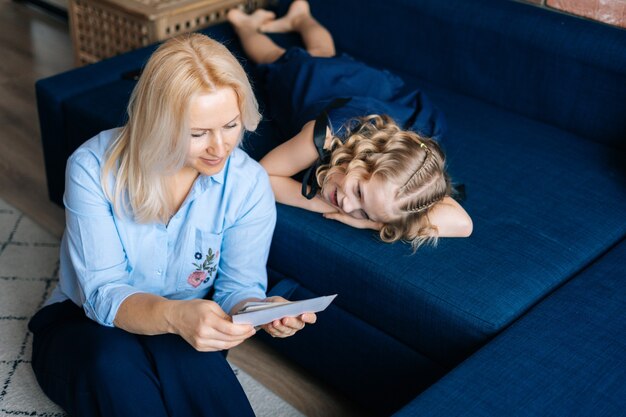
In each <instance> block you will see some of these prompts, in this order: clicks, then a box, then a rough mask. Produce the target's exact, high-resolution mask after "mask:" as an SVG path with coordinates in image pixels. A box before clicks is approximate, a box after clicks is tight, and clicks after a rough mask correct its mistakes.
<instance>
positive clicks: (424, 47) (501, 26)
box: [311, 0, 626, 148]
mask: <svg viewBox="0 0 626 417" xmlns="http://www.w3.org/2000/svg"><path fill="white" fill-rule="evenodd" d="M311 6H312V10H313V13H314V14H315V15H316V17H318V19H319V20H320V21H321V22H322V23H323V24H325V25H326V26H328V27H329V29H330V31H331V33H333V35H334V36H335V39H336V41H337V46H338V49H339V50H343V51H345V52H348V53H350V54H352V55H353V56H355V57H356V58H361V59H364V60H366V61H367V62H369V63H371V64H375V65H378V66H381V67H385V68H388V69H391V70H396V71H399V72H406V73H409V74H411V75H413V76H415V77H419V78H422V79H424V80H426V81H428V82H432V83H434V84H438V85H441V86H445V88H447V89H452V90H455V91H457V92H459V93H462V94H466V95H470V96H474V97H477V98H480V99H482V100H484V101H486V102H489V103H492V104H495V105H497V106H499V107H503V108H505V109H508V110H511V111H514V112H517V113H521V114H523V115H526V116H529V117H531V118H533V119H536V120H539V121H543V122H547V123H550V124H552V125H555V126H558V127H560V128H562V129H565V130H569V131H571V132H573V133H576V134H577V135H580V136H583V137H586V138H589V139H592V140H594V141H599V142H604V143H609V144H612V145H616V146H620V147H622V148H626V117H625V116H626V54H625V53H624V51H626V31H625V30H623V29H618V28H614V27H610V26H607V25H604V24H600V23H596V22H592V21H586V20H583V19H580V18H576V17H573V16H569V15H565V14H561V13H558V12H553V11H550V10H547V9H542V8H538V7H535V6H532V5H528V4H523V3H518V2H515V1H503V0H446V1H441V0H386V1H370V2H366V3H365V4H364V2H362V1H361V0H342V1H341V2H332V1H321V0H318V1H311Z"/></svg>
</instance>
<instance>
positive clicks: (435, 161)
mask: <svg viewBox="0 0 626 417" xmlns="http://www.w3.org/2000/svg"><path fill="white" fill-rule="evenodd" d="M346 129H347V130H348V131H347V134H346V137H347V140H346V141H345V142H342V141H341V140H340V139H339V138H337V137H336V136H335V137H333V139H332V140H331V144H330V152H331V155H330V163H328V164H325V165H321V166H320V167H319V168H318V169H317V172H316V176H317V182H318V184H319V185H320V187H323V186H324V184H325V180H326V179H327V178H329V177H330V175H332V174H334V173H341V174H344V175H345V174H348V173H350V172H351V171H353V170H354V169H357V168H362V170H359V172H365V173H366V174H364V175H363V174H358V175H359V176H361V177H363V178H362V179H364V180H368V179H370V178H372V177H374V176H377V177H379V178H381V179H383V180H384V181H390V182H392V183H393V184H394V185H396V186H397V187H398V189H397V192H396V195H395V199H396V204H397V205H398V208H399V211H400V212H401V215H400V216H399V217H398V218H396V219H393V220H391V221H389V222H387V223H385V224H384V225H383V227H382V228H381V229H380V238H381V239H382V240H383V241H384V242H395V241H398V240H405V241H408V242H410V243H411V245H412V246H413V248H414V249H417V248H418V247H420V246H421V245H423V244H424V243H433V244H436V242H437V227H436V226H435V225H433V224H431V223H430V221H429V220H428V213H429V211H430V210H431V209H432V207H433V206H434V205H435V204H437V203H438V202H440V201H441V200H443V198H444V197H446V196H449V195H451V193H452V186H451V184H450V177H449V176H448V174H447V172H446V170H445V156H444V154H443V151H442V150H441V148H440V147H439V145H438V144H437V142H436V141H435V140H433V139H430V138H426V137H422V136H420V135H418V134H417V133H415V132H411V131H407V130H402V129H401V128H400V127H399V126H398V125H397V124H396V123H395V122H394V121H393V119H391V118H390V117H389V116H386V115H376V114H374V115H369V116H365V117H361V118H357V119H355V120H353V121H351V122H349V123H348V124H347V126H346Z"/></svg>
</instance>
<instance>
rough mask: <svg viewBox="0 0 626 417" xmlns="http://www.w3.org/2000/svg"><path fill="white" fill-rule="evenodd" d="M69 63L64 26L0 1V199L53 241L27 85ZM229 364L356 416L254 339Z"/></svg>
mask: <svg viewBox="0 0 626 417" xmlns="http://www.w3.org/2000/svg"><path fill="white" fill-rule="evenodd" d="M72 66H73V59H72V48H71V41H70V36H69V32H68V26H67V22H66V21H64V20H63V19H60V18H56V17H54V16H52V15H49V14H47V13H45V12H43V11H41V10H38V9H35V8H31V7H30V6H27V5H26V4H24V3H21V2H14V1H10V0H0V198H2V199H4V200H5V201H7V202H8V203H10V204H11V205H13V206H15V207H17V208H18V209H20V210H21V211H23V212H24V213H26V215H27V216H29V217H30V218H31V219H33V220H34V221H35V222H37V223H38V224H40V225H41V226H42V227H44V228H45V229H47V230H48V231H50V232H51V233H53V234H54V235H55V236H58V237H60V236H61V234H62V233H63V228H64V213H63V210H62V209H61V208H60V207H58V206H56V205H55V204H53V203H51V202H50V201H49V200H48V195H47V190H46V178H45V172H44V165H43V154H42V148H41V144H40V136H39V121H38V118H37V108H36V101H35V91H34V83H35V81H36V80H37V79H40V78H44V77H47V76H50V75H53V74H56V73H59V72H63V71H66V70H68V69H70V68H72ZM229 359H230V360H232V361H233V362H234V363H235V364H236V365H237V366H239V367H241V368H242V369H243V370H244V371H246V372H248V373H249V374H250V375H252V376H253V377H254V378H256V379H257V380H258V381H260V382H261V383H263V384H264V385H265V386H267V387H268V388H270V389H271V390H272V391H274V392H275V393H277V394H278V395H280V396H281V397H282V398H284V399H285V400H286V401H288V402H289V403H291V404H292V405H293V406H294V407H296V408H297V409H298V410H300V411H301V412H302V413H304V414H305V415H307V416H320V417H322V416H324V417H328V416H357V415H362V414H363V413H361V412H359V411H357V410H356V408H354V407H353V406H352V405H351V404H349V403H348V402H347V401H345V400H344V399H342V398H340V397H339V396H338V395H337V394H335V393H333V392H331V391H330V390H328V389H327V388H325V387H323V386H322V385H321V384H319V383H318V382H316V381H315V380H314V379H313V378H311V377H309V376H308V375H306V374H305V373H304V372H302V371H301V370H299V369H298V368H297V367H296V366H294V365H292V364H289V363H287V362H286V361H285V360H283V359H281V358H280V357H278V356H277V355H276V354H275V353H274V352H273V351H271V350H270V349H268V348H267V347H266V346H264V345H263V344H261V343H260V342H257V341H255V340H250V341H248V342H246V343H244V344H243V345H241V346H238V347H237V348H235V349H233V350H232V351H231V353H230V355H229Z"/></svg>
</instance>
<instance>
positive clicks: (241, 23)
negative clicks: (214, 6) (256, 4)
mask: <svg viewBox="0 0 626 417" xmlns="http://www.w3.org/2000/svg"><path fill="white" fill-rule="evenodd" d="M226 18H227V19H228V21H229V22H230V23H231V24H232V25H233V26H234V27H235V28H237V29H252V30H255V31H258V30H259V28H260V27H261V25H263V24H264V23H266V22H268V21H271V20H274V19H275V18H276V14H275V13H274V12H270V11H269V10H265V9H256V10H255V11H254V12H253V13H252V14H246V13H244V12H243V11H241V10H240V9H231V10H229V11H228V14H227V15H226Z"/></svg>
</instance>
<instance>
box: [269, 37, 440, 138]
mask: <svg viewBox="0 0 626 417" xmlns="http://www.w3.org/2000/svg"><path fill="white" fill-rule="evenodd" d="M260 69H261V71H262V73H264V78H265V84H266V87H267V90H268V91H267V93H268V101H269V102H268V107H269V109H268V110H269V114H270V116H271V118H272V119H273V120H275V121H276V122H278V124H279V126H281V130H282V133H283V134H285V135H286V137H285V139H289V138H291V137H293V136H294V135H296V134H297V133H298V132H299V131H300V129H302V126H304V124H305V123H307V122H308V121H311V120H315V119H316V118H317V116H318V115H319V114H320V113H321V112H322V111H323V110H324V109H325V108H326V107H327V106H328V105H329V104H330V103H331V102H332V101H333V100H334V99H337V98H341V97H350V98H351V100H350V101H349V102H348V103H347V104H345V105H343V106H342V107H340V108H336V109H332V110H329V111H328V116H329V117H328V118H329V123H330V125H331V128H332V130H333V132H334V133H335V134H338V135H339V136H341V130H340V128H341V127H342V126H344V124H345V123H346V122H347V121H348V120H350V119H352V118H354V117H358V116H366V115H369V114H386V115H388V116H390V117H392V118H393V119H394V120H395V121H396V123H397V124H398V125H399V126H401V127H402V128H404V129H407V130H413V131H415V132H417V133H419V134H421V135H423V136H427V137H432V138H434V139H436V140H440V139H441V137H442V135H443V133H444V131H445V127H446V124H445V120H444V118H443V115H442V113H441V112H440V111H439V110H438V109H437V108H436V107H435V106H434V105H433V104H432V103H431V102H430V100H429V99H428V98H427V97H426V95H425V94H424V93H422V92H421V91H417V90H408V89H407V88H405V85H404V82H403V81H402V79H401V78H400V77H398V76H397V75H394V74H392V73H390V72H389V71H385V70H379V69H375V68H372V67H370V66H368V65H366V64H365V63H363V62H360V61H357V60H355V59H354V58H352V57H350V56H349V55H346V54H341V55H337V56H334V57H332V58H320V57H313V56H311V55H309V53H308V52H307V51H305V50H304V49H302V48H298V47H293V48H289V49H288V50H287V51H286V52H285V54H284V55H283V56H281V57H280V58H279V59H278V60H276V61H275V62H273V63H271V64H264V65H261V66H260Z"/></svg>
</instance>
